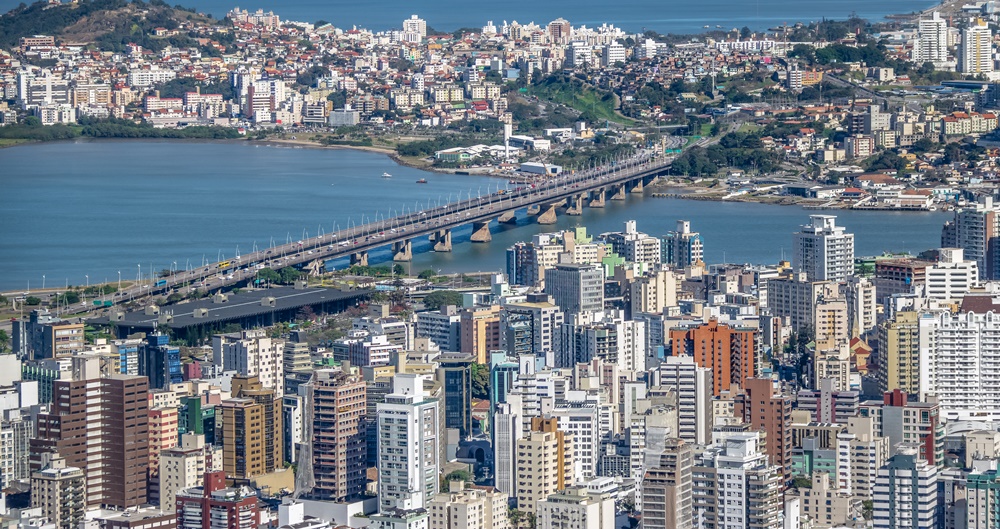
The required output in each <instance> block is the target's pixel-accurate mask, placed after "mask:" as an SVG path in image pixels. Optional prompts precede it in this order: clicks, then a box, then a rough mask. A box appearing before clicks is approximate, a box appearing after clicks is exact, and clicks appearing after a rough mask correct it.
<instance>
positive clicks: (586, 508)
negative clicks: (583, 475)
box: [535, 486, 615, 529]
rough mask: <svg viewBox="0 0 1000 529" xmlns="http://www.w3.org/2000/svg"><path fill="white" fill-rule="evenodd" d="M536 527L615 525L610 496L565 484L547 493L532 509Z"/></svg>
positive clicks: (570, 528) (592, 528) (587, 528)
mask: <svg viewBox="0 0 1000 529" xmlns="http://www.w3.org/2000/svg"><path fill="white" fill-rule="evenodd" d="M535 512H536V515H535V516H536V517H535V520H536V523H537V524H538V527H549V528H552V529H603V528H605V527H614V525H615V502H614V500H613V499H612V498H611V496H610V495H607V494H595V493H592V492H589V491H588V490H587V488H586V487H583V486H576V487H569V488H567V489H565V490H562V491H561V492H558V493H556V494H550V495H549V497H548V498H546V499H545V500H544V501H540V502H538V505H537V508H536V511H535Z"/></svg>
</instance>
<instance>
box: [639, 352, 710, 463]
mask: <svg viewBox="0 0 1000 529" xmlns="http://www.w3.org/2000/svg"><path fill="white" fill-rule="evenodd" d="M712 374H713V367H703V366H699V365H698V364H697V363H696V362H695V360H694V358H693V357H690V356H670V357H667V358H664V359H663V362H662V363H661V364H660V366H659V368H658V369H657V370H656V371H654V372H653V377H654V378H653V386H654V387H660V388H663V389H667V390H672V391H673V392H674V394H675V395H676V399H677V432H676V433H675V434H674V436H675V437H678V438H680V439H681V440H683V441H685V442H687V443H688V444H692V445H708V444H710V443H711V441H712V426H713V425H714V424H713V417H712V396H713V392H712Z"/></svg>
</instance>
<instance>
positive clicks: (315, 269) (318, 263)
mask: <svg viewBox="0 0 1000 529" xmlns="http://www.w3.org/2000/svg"><path fill="white" fill-rule="evenodd" d="M302 268H303V269H304V270H306V271H307V272H309V275H310V276H311V277H316V276H318V275H320V274H322V273H323V272H324V271H325V270H326V263H325V262H324V261H323V260H322V259H316V260H315V261H312V262H310V263H309V264H307V265H305V266H303V267H302Z"/></svg>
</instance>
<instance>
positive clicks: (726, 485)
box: [692, 432, 784, 529]
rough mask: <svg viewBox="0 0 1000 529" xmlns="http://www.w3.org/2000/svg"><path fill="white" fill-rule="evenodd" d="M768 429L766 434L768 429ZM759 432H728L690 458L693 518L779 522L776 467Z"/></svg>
mask: <svg viewBox="0 0 1000 529" xmlns="http://www.w3.org/2000/svg"><path fill="white" fill-rule="evenodd" d="M768 435H770V434H768ZM762 444H764V443H763V439H762V438H761V436H760V434H759V433H756V432H754V433H741V434H734V435H730V436H729V437H727V438H726V439H725V441H724V442H722V443H719V444H713V445H712V446H710V447H708V449H706V450H705V452H704V453H702V454H701V456H700V457H699V458H697V459H696V461H695V467H694V469H693V470H692V473H693V474H694V478H693V487H692V496H693V497H694V498H695V507H694V518H695V520H699V521H701V523H702V524H703V525H702V526H704V527H709V526H711V527H716V528H718V529H744V528H748V527H753V528H768V529H778V528H780V527H782V522H783V520H782V514H783V505H782V501H781V493H782V489H783V485H782V484H783V481H784V478H783V477H782V472H781V467H779V466H776V465H772V464H770V463H769V462H768V456H767V454H766V453H764V451H763V449H762V446H761V445H762Z"/></svg>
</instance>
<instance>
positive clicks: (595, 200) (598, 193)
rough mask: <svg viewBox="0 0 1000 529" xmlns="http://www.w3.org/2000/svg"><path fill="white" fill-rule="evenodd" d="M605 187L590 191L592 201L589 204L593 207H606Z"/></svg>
mask: <svg viewBox="0 0 1000 529" xmlns="http://www.w3.org/2000/svg"><path fill="white" fill-rule="evenodd" d="M604 195H605V190H604V188H603V187H602V188H600V189H595V190H593V191H591V192H590V203H589V204H587V206H588V207H591V208H603V207H604Z"/></svg>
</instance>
